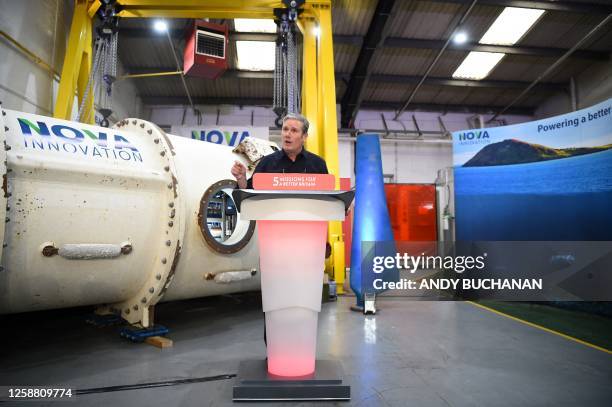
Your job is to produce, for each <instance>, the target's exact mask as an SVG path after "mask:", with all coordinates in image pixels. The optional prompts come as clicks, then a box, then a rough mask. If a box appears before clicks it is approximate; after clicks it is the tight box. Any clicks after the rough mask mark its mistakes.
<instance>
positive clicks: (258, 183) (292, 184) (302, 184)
mask: <svg viewBox="0 0 612 407" xmlns="http://www.w3.org/2000/svg"><path fill="white" fill-rule="evenodd" d="M253 189H259V190H270V189H275V190H292V191H305V190H311V191H333V190H334V189H336V178H335V177H334V175H333V174H302V173H298V174H285V173H262V172H258V173H257V174H255V175H253Z"/></svg>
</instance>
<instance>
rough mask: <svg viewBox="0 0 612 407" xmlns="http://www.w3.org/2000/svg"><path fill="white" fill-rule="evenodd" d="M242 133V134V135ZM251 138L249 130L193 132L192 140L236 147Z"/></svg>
mask: <svg viewBox="0 0 612 407" xmlns="http://www.w3.org/2000/svg"><path fill="white" fill-rule="evenodd" d="M240 133H242V134H240ZM247 137H249V132H248V131H247V130H245V131H243V132H240V131H233V132H231V133H230V132H229V131H221V130H210V131H208V132H207V131H206V130H201V131H197V130H192V131H191V138H192V139H195V140H202V141H208V142H209V143H215V144H225V145H228V146H232V147H235V146H237V145H238V144H240V143H241V142H242V140H244V139H245V138H247Z"/></svg>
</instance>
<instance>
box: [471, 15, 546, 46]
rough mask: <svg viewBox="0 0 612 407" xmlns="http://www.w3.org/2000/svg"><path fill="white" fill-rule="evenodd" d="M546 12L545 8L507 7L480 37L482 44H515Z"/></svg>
mask: <svg viewBox="0 0 612 407" xmlns="http://www.w3.org/2000/svg"><path fill="white" fill-rule="evenodd" d="M542 14H544V10H537V9H532V8H517V7H506V8H505V9H504V11H502V12H501V14H500V15H499V16H497V19H496V20H495V22H493V24H492V25H491V27H489V29H488V30H487V32H486V33H485V34H484V35H483V36H482V38H481V39H480V43H481V44H495V45H513V44H516V43H517V42H518V41H519V40H520V39H521V38H522V37H523V35H525V33H526V32H527V31H528V30H529V29H530V28H531V26H533V25H534V24H535V22H536V21H538V19H539V18H540V17H541V16H542Z"/></svg>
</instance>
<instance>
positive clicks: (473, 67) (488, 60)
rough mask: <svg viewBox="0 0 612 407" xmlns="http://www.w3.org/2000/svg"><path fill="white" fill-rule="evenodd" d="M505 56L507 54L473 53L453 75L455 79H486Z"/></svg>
mask: <svg viewBox="0 0 612 407" xmlns="http://www.w3.org/2000/svg"><path fill="white" fill-rule="evenodd" d="M504 55H506V54H504V53H500V52H476V51H472V52H470V53H469V54H468V56H467V57H466V58H465V59H464V60H463V62H462V63H461V65H459V68H457V70H456V71H455V73H453V78H462V79H475V80H479V79H484V78H486V77H487V75H489V72H491V70H492V69H493V68H494V67H495V65H497V63H498V62H499V61H501V59H502V58H503V57H504Z"/></svg>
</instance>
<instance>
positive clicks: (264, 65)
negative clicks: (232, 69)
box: [236, 41, 276, 71]
mask: <svg viewBox="0 0 612 407" xmlns="http://www.w3.org/2000/svg"><path fill="white" fill-rule="evenodd" d="M275 47H276V44H275V43H274V42H273V41H236V51H237V53H238V69H243V70H246V71H273V70H274V62H275Z"/></svg>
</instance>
